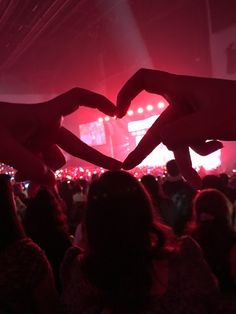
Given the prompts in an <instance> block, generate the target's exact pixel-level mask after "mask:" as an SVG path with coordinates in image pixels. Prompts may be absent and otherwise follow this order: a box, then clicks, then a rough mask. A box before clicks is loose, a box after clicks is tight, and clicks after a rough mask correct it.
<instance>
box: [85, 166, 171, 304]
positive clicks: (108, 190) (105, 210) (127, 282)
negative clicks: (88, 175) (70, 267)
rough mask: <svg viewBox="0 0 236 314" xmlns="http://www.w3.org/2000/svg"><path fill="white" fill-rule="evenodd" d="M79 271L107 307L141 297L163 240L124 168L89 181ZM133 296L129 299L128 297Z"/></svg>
mask: <svg viewBox="0 0 236 314" xmlns="http://www.w3.org/2000/svg"><path fill="white" fill-rule="evenodd" d="M85 230H86V241H87V253H86V254H85V257H84V263H83V267H84V271H85V272H86V273H87V275H88V277H89V279H90V280H91V282H93V283H94V284H95V285H96V286H97V287H98V288H99V289H101V290H102V291H103V295H104V300H105V301H104V302H105V303H106V304H108V305H109V306H110V307H112V308H118V307H119V306H121V307H122V304H123V305H124V304H125V306H126V308H127V306H128V304H131V303H132V304H136V305H137V308H138V307H140V306H143V305H144V303H145V302H146V297H147V295H148V292H149V289H150V287H151V285H152V277H151V274H150V266H151V262H152V260H153V258H154V257H156V255H157V254H158V252H160V251H161V249H162V248H163V247H164V245H165V235H164V232H163V231H162V228H161V226H159V225H158V224H155V218H154V211H153V208H152V204H151V200H150V198H149V195H148V194H147V192H146V191H145V189H144V188H143V186H142V185H141V184H140V183H139V182H138V181H137V180H136V179H135V178H134V177H133V176H132V175H131V174H129V173H128V172H124V171H107V172H106V173H104V174H103V175H102V176H101V177H100V178H99V180H98V181H95V182H93V184H92V185H91V187H90V190H89V193H88V202H87V209H86V214H85ZM134 299H135V302H132V300H133V301H134Z"/></svg>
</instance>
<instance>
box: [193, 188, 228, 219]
mask: <svg viewBox="0 0 236 314" xmlns="http://www.w3.org/2000/svg"><path fill="white" fill-rule="evenodd" d="M229 204H230V203H229V201H228V199H227V197H226V196H225V195H224V194H223V193H222V192H220V191H219V190H217V189H204V190H202V191H200V192H199V193H198V194H197V195H196V197H195V199H194V201H193V207H194V211H195V215H196V222H197V224H202V223H205V222H210V223H214V224H219V225H227V224H229V222H230V220H229V218H230V207H229Z"/></svg>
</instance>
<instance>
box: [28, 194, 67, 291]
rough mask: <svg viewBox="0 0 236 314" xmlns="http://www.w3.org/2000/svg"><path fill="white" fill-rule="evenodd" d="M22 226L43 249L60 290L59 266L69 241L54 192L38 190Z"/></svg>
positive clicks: (63, 216)
mask: <svg viewBox="0 0 236 314" xmlns="http://www.w3.org/2000/svg"><path fill="white" fill-rule="evenodd" d="M24 226H25V230H26V234H27V235H28V236H29V237H30V238H31V239H32V240H33V241H34V242H35V243H37V244H38V245H39V246H40V247H41V248H42V249H43V250H44V251H45V253H46V255H47V258H48V260H49V262H50V264H51V266H52V269H53V272H54V276H55V280H56V284H57V288H58V290H59V291H60V289H61V286H60V279H59V267H60V264H61V262H62V259H63V257H64V254H65V251H66V250H67V249H68V248H69V247H70V246H71V241H70V235H69V227H68V222H67V217H66V215H65V214H64V209H63V205H62V202H61V200H60V198H59V196H58V195H57V194H56V192H55V193H54V192H52V191H49V190H47V189H41V190H39V192H38V193H37V194H36V196H35V197H34V198H32V199H31V200H30V202H29V204H28V207H27V209H26V212H25V216H24Z"/></svg>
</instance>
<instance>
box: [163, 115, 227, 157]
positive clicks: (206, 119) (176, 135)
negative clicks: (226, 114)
mask: <svg viewBox="0 0 236 314" xmlns="http://www.w3.org/2000/svg"><path fill="white" fill-rule="evenodd" d="M221 124H222V119H221V121H219V119H218V118H215V119H212V112H211V111H199V112H196V113H191V114H188V115H185V116H182V117H178V118H177V119H176V120H175V121H172V123H170V124H168V125H166V126H165V127H164V128H163V131H162V142H163V143H164V144H165V145H166V146H167V147H168V148H169V149H170V150H176V149H178V148H180V147H183V146H190V145H195V143H197V144H198V143H204V142H206V141H207V140H212V139H222V140H223V139H224V136H223V133H224V132H226V133H227V128H226V131H224V130H221V129H220V127H219V126H220V125H221ZM219 143H220V142H218V143H217V141H216V142H213V143H212V144H207V145H209V146H207V145H205V146H204V147H202V150H203V151H204V149H206V150H207V149H209V151H211V150H214V149H216V148H217V149H218V148H221V145H220V144H219ZM211 145H212V146H211ZM197 146H198V145H197ZM196 148H197V147H196ZM203 148H204V149H203ZM197 149H199V151H201V148H200V146H198V148H197Z"/></svg>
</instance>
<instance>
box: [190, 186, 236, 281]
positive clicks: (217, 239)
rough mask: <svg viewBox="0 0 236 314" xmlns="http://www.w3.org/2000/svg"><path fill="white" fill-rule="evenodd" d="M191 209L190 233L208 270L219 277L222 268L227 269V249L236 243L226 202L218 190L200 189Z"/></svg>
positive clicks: (227, 202) (227, 201)
mask: <svg viewBox="0 0 236 314" xmlns="http://www.w3.org/2000/svg"><path fill="white" fill-rule="evenodd" d="M193 209H194V215H195V223H194V225H193V228H192V229H193V231H192V235H193V237H194V238H195V239H196V240H197V241H198V243H199V244H200V246H201V247H202V249H203V253H204V256H205V258H206V260H207V262H208V264H209V265H210V267H211V269H212V271H213V272H214V273H215V274H216V275H217V277H218V278H219V279H220V280H221V276H222V274H223V271H224V270H226V269H227V268H228V267H227V265H228V261H229V252H230V249H231V247H232V245H233V244H235V243H236V233H235V231H234V230H233V227H232V225H231V222H230V202H229V200H228V199H227V197H226V196H225V195H224V194H223V193H222V192H220V191H219V190H217V189H204V190H202V191H200V192H199V193H198V194H197V195H196V197H195V199H194V201H193ZM223 280H224V279H223V278H222V281H223Z"/></svg>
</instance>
